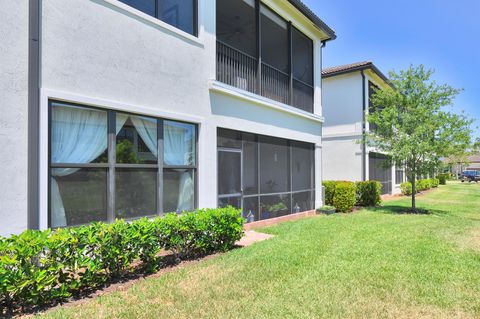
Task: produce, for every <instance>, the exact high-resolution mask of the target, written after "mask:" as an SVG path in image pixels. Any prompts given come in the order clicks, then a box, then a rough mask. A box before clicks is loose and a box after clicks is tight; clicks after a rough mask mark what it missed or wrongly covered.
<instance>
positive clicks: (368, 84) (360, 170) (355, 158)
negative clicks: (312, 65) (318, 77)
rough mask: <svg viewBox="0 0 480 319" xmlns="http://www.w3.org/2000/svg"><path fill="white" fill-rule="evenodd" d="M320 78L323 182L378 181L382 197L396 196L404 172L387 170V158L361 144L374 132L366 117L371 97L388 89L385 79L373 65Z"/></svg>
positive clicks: (329, 72) (345, 68)
mask: <svg viewBox="0 0 480 319" xmlns="http://www.w3.org/2000/svg"><path fill="white" fill-rule="evenodd" d="M322 77H323V107H324V109H323V114H324V116H325V119H326V120H325V124H324V128H323V150H324V152H323V176H324V180H348V181H364V180H377V181H379V182H381V183H382V193H383V194H396V193H399V192H400V184H401V183H402V182H403V181H404V180H405V176H404V175H405V174H404V170H403V169H401V168H396V167H395V166H393V167H388V165H386V163H385V162H386V161H388V158H387V157H386V155H384V154H381V153H379V152H376V151H375V150H374V149H372V148H370V147H368V146H367V145H365V143H363V142H362V136H363V132H364V131H365V132H368V131H369V130H374V129H375V128H374V127H372V126H371V125H369V123H368V122H367V121H366V116H365V114H367V113H368V111H369V110H370V109H371V107H370V96H371V95H372V94H373V93H374V90H375V88H378V89H381V88H385V87H387V86H389V85H391V84H390V82H389V80H388V78H387V77H386V76H385V75H384V74H383V73H382V72H381V71H380V70H379V69H378V68H377V67H376V66H375V65H374V64H373V63H372V62H360V63H354V64H349V65H342V66H337V67H332V68H327V69H324V70H323V71H322Z"/></svg>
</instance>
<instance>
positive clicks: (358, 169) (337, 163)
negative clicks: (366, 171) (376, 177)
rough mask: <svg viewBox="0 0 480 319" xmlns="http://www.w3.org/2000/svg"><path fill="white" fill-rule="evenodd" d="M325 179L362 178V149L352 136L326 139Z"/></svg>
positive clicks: (324, 142)
mask: <svg viewBox="0 0 480 319" xmlns="http://www.w3.org/2000/svg"><path fill="white" fill-rule="evenodd" d="M323 179H324V180H345V181H361V180H362V149H361V145H360V144H358V143H357V139H355V138H352V137H347V138H335V139H324V141H323Z"/></svg>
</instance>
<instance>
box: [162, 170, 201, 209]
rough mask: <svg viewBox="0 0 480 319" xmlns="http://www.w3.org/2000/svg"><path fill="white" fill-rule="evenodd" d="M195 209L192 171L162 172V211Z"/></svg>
mask: <svg viewBox="0 0 480 319" xmlns="http://www.w3.org/2000/svg"><path fill="white" fill-rule="evenodd" d="M194 207H195V181H194V177H193V170H188V169H172V170H170V169H166V170H164V172H163V210H164V211H165V212H184V211H191V210H193V209H194Z"/></svg>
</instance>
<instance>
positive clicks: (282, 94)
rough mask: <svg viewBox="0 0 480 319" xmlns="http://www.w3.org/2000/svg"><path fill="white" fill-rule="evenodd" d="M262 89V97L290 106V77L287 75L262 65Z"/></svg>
mask: <svg viewBox="0 0 480 319" xmlns="http://www.w3.org/2000/svg"><path fill="white" fill-rule="evenodd" d="M260 87H261V89H260V95H261V96H264V97H267V98H269V99H272V100H275V101H278V102H281V103H285V104H290V76H289V75H288V74H287V73H284V72H282V71H280V70H277V69H275V68H274V67H272V66H270V65H268V64H265V63H262V83H261V85H260Z"/></svg>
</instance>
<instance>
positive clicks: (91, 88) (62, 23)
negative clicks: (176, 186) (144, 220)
mask: <svg viewBox="0 0 480 319" xmlns="http://www.w3.org/2000/svg"><path fill="white" fill-rule="evenodd" d="M42 3H43V7H42V19H41V20H42V53H41V56H42V62H41V68H42V92H43V93H42V100H41V105H42V106H41V121H40V123H41V124H40V125H41V146H40V148H41V154H40V157H41V158H40V164H39V165H40V201H41V203H40V210H41V211H40V215H41V217H40V220H41V227H46V225H47V222H46V220H47V219H46V216H47V200H46V198H47V196H46V190H47V185H48V175H47V171H46V167H47V165H48V144H47V143H46V141H47V140H48V125H47V123H48V117H47V108H48V103H47V102H48V99H49V98H57V99H63V100H68V101H71V102H77V103H84V104H91V105H95V106H99V107H105V108H111V109H117V110H125V111H130V112H134V113H141V114H146V115H153V116H159V117H167V118H172V119H177V120H183V121H189V122H195V123H198V124H199V127H200V134H199V163H198V167H199V188H198V190H199V193H198V199H199V206H200V207H214V206H216V205H217V193H216V189H217V185H216V183H217V157H216V156H217V150H216V132H217V127H227V128H233V129H238V130H242V131H247V132H252V133H258V134H266V135H273V136H278V137H283V138H289V139H294V140H300V141H308V142H311V143H315V144H317V146H320V144H321V123H320V122H319V121H312V120H309V119H307V118H305V117H301V116H295V115H292V114H288V113H285V112H282V111H279V110H275V109H272V108H268V107H262V106H259V105H257V104H252V103H246V102H245V101H241V100H238V99H236V98H234V97H232V96H226V95H223V94H219V93H216V92H212V91H211V90H210V83H211V82H212V81H213V80H214V79H215V70H216V65H215V62H216V61H215V57H216V38H215V1H208V0H200V1H199V3H200V7H199V20H200V27H199V36H198V38H195V37H192V36H190V35H186V34H182V33H181V32H178V31H175V30H174V29H172V28H170V27H168V26H165V25H164V24H162V23H160V22H158V21H156V20H155V19H153V18H151V17H148V16H146V15H144V14H141V13H138V12H135V10H132V9H131V8H129V7H127V6H125V5H122V4H120V3H119V2H118V1H115V0H69V1H64V0H49V1H43V2H42ZM282 13H283V14H286V12H283V11H282ZM296 23H297V24H298V22H296ZM306 28H307V29H309V28H310V26H307V27H306ZM315 48H316V53H318V54H316V60H315V65H316V68H317V69H318V70H319V66H320V49H319V48H320V41H319V40H318V39H316V41H315ZM319 73H320V72H318V74H319ZM315 83H316V92H315V94H316V96H317V95H318V96H319V94H320V80H319V78H318V76H317V77H316V81H315ZM315 109H316V112H317V114H319V115H321V114H320V113H321V107H320V106H319V99H317V101H316V108H315ZM320 158H321V156H320V155H318V156H317V161H318V163H317V166H316V167H317V172H316V176H317V184H319V181H320V180H321V165H320V160H321V159H320ZM317 202H318V204H320V203H321V192H320V191H319V193H318V194H317Z"/></svg>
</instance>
